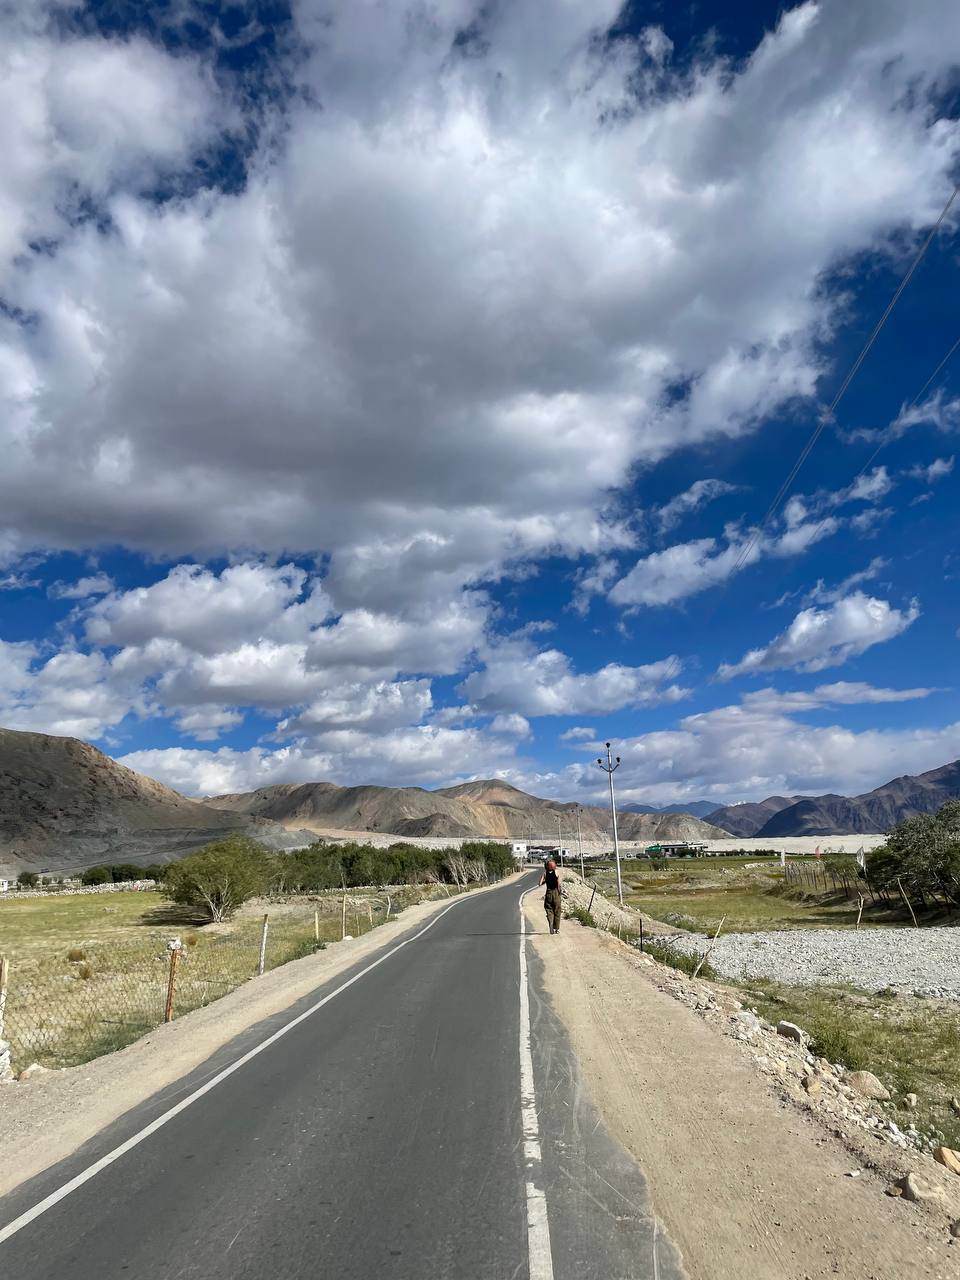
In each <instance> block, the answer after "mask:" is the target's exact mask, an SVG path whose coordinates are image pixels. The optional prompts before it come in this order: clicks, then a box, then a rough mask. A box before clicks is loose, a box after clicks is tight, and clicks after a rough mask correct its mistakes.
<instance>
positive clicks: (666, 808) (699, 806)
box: [617, 800, 717, 818]
mask: <svg viewBox="0 0 960 1280" xmlns="http://www.w3.org/2000/svg"><path fill="white" fill-rule="evenodd" d="M716 808H717V802H716V801H715V800H691V801H689V803H687V804H664V805H655V804H625V805H623V806H621V808H620V809H618V810H617V812H618V813H619V812H621V811H622V812H623V813H689V814H690V816H691V817H692V818H707V817H709V816H710V814H711V813H714V812H716Z"/></svg>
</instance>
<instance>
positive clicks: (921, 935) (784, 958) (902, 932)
mask: <svg viewBox="0 0 960 1280" xmlns="http://www.w3.org/2000/svg"><path fill="white" fill-rule="evenodd" d="M671 943H672V944H673V945H674V946H677V947H679V948H681V949H682V950H684V951H686V952H688V953H689V954H691V955H702V954H703V952H704V950H705V949H706V947H707V945H708V941H707V939H706V938H705V937H704V936H703V935H702V934H695V933H680V934H677V935H675V936H674V937H673V938H672V939H671ZM710 963H711V965H713V967H714V969H716V971H717V972H718V973H722V974H723V975H724V976H725V977H728V978H771V979H773V981H774V982H785V983H788V984H789V983H799V984H801V985H808V984H814V985H816V984H822V985H828V986H835V985H836V984H838V983H841V984H848V985H850V986H854V987H862V988H864V989H865V990H867V991H878V990H880V989H881V988H883V987H890V988H892V989H893V990H894V991H905V992H911V993H913V994H914V995H918V996H933V997H935V998H941V999H948V1000H960V928H941V927H929V928H923V929H907V928H904V929H784V930H780V931H771V932H765V933H731V934H727V936H726V937H724V936H723V934H721V935H720V937H719V938H718V939H717V941H716V943H715V944H713V945H712V950H711V952H710Z"/></svg>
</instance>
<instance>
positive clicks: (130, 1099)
mask: <svg viewBox="0 0 960 1280" xmlns="http://www.w3.org/2000/svg"><path fill="white" fill-rule="evenodd" d="M514 879H519V877H517V876H511V877H508V878H507V880H501V881H500V882H499V883H500V885H503V884H504V883H508V882H509V881H510V880H514ZM495 887H497V886H493V885H492V886H490V888H495ZM487 891H488V890H486V889H475V890H473V891H472V893H471V895H469V896H471V897H472V896H473V894H476V893H484V892H487ZM460 900H461V899H450V900H448V899H440V900H438V901H436V902H425V903H422V904H420V905H418V906H414V907H408V908H407V909H406V910H405V911H404V912H403V913H402V914H401V915H400V916H398V917H396V918H395V919H393V920H391V921H389V922H388V923H386V924H383V925H381V926H380V927H379V928H377V929H375V930H374V931H373V932H372V933H368V934H365V935H364V936H363V937H362V938H357V939H354V940H351V941H348V942H344V943H340V942H338V943H335V944H333V945H331V946H328V947H327V949H326V950H324V951H320V952H317V953H316V954H315V955H312V956H308V957H306V958H305V959H303V960H295V961H292V962H291V963H290V964H286V965H283V966H281V967H280V968H277V969H273V970H271V971H270V972H269V973H266V974H264V975H263V977H261V978H254V979H252V980H251V981H249V982H247V983H245V984H244V985H243V986H241V987H238V988H237V989H236V990H235V991H233V992H231V993H230V994H229V995H226V996H223V997H222V998H221V999H220V1000H217V1001H215V1002H214V1003H213V1004H210V1005H207V1006H206V1007H205V1008H202V1009H196V1010H194V1011H193V1012H192V1013H188V1014H185V1015H184V1016H183V1017H182V1018H177V1019H176V1020H175V1021H174V1022H171V1023H169V1024H168V1025H166V1026H161V1027H158V1028H157V1029H156V1030H154V1031H151V1032H149V1033H148V1034H147V1035H145V1036H144V1037H143V1038H142V1039H140V1040H137V1041H135V1043H133V1044H131V1045H128V1046H127V1047H126V1048H125V1049H121V1050H119V1051H118V1052H116V1053H111V1054H108V1055H106V1056H105V1057H102V1058H97V1059H95V1060H94V1061H92V1062H87V1063H84V1064H83V1065H82V1066H79V1067H69V1068H66V1069H64V1070H60V1071H45V1072H43V1073H41V1074H40V1075H37V1076H34V1077H33V1078H32V1079H30V1080H29V1081H26V1082H24V1083H22V1084H17V1083H14V1082H8V1083H0V1151H2V1152H3V1161H2V1163H0V1196H3V1195H6V1194H7V1192H9V1191H11V1190H12V1189H13V1188H14V1187H16V1186H19V1185H20V1184H21V1183H23V1182H26V1181H27V1180H28V1179H30V1178H32V1177H35V1176H36V1175H37V1174H39V1173H42V1172H43V1171H44V1170H45V1169H48V1168H50V1167H51V1166H52V1165H54V1164H56V1163H58V1162H59V1161H60V1160H63V1159H65V1158H66V1157H67V1156H68V1155H71V1154H72V1153H73V1152H74V1151H76V1150H77V1149H78V1148H79V1147H81V1146H82V1145H83V1143H84V1142H87V1141H88V1140H89V1139H90V1138H93V1137H94V1136H95V1135H96V1134H98V1133H99V1132H100V1131H101V1130H102V1129H105V1128H106V1127H107V1125H109V1124H111V1123H112V1122H113V1121H115V1120H117V1119H119V1117H120V1116H122V1115H123V1114H124V1113H125V1112H127V1111H129V1110H130V1109H131V1108H133V1107H135V1106H136V1105H138V1104H139V1103H141V1102H143V1101H145V1100H146V1099H147V1098H149V1097H151V1096H152V1095H153V1094H155V1093H157V1092H158V1091H159V1090H161V1089H164V1088H167V1087H168V1086H170V1085H172V1084H174V1083H175V1082H176V1081H177V1080H180V1079H181V1078H182V1077H184V1076H186V1075H188V1074H189V1073H190V1072H191V1071H193V1070H194V1069H195V1068H197V1067H199V1066H201V1065H202V1064H203V1063H204V1062H205V1061H206V1060H207V1059H208V1058H209V1057H210V1056H211V1054H213V1053H214V1052H215V1051H216V1050H217V1049H219V1048H221V1047H222V1046H223V1045H225V1044H227V1043H228V1042H229V1041H230V1040H232V1039H233V1038H234V1037H235V1036H238V1035H240V1034H241V1033H242V1032H244V1031H246V1030H247V1029H248V1028H250V1027H252V1026H254V1025H255V1024H256V1023H258V1022H261V1021H263V1020H264V1019H266V1018H269V1017H271V1016H272V1015H274V1014H277V1013H281V1012H282V1011H283V1010H284V1009H286V1008H289V1006H290V1005H292V1004H294V1003H296V1001H297V1000H300V999H302V998H303V997H304V996H307V995H309V994H310V992H311V991H313V990H314V989H315V988H316V987H318V986H319V985H320V984H321V983H324V982H327V981H329V979H331V978H335V977H336V976H337V975H338V974H340V973H342V972H343V971H344V970H346V969H348V968H350V967H351V966H352V965H354V964H356V963H357V962H358V961H360V960H365V959H367V958H369V957H373V956H375V955H376V953H377V952H379V951H382V950H384V949H385V948H387V947H389V946H392V945H395V944H396V943H397V942H398V941H399V940H400V939H401V938H402V936H403V935H404V934H405V933H408V932H409V931H410V930H411V929H413V928H415V927H416V926H417V925H418V924H423V923H426V921H427V920H429V919H430V917H431V916H434V915H436V914H437V913H438V912H440V911H442V910H444V908H446V907H448V906H450V904H451V901H453V902H456V901H460Z"/></svg>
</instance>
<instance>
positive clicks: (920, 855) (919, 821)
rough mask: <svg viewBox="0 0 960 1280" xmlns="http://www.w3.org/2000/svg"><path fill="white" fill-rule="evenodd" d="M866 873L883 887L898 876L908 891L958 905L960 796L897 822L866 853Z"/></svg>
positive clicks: (959, 881)
mask: <svg viewBox="0 0 960 1280" xmlns="http://www.w3.org/2000/svg"><path fill="white" fill-rule="evenodd" d="M867 876H868V878H869V879H870V880H871V881H872V882H873V883H875V884H878V885H880V886H881V887H884V888H895V887H896V882H897V880H900V881H901V882H902V883H903V885H904V886H905V887H906V888H907V890H908V891H909V890H912V891H913V892H914V893H917V894H920V895H925V894H939V895H940V896H941V897H943V898H945V899H946V901H947V902H948V903H949V904H950V905H951V906H953V907H956V906H960V800H949V801H948V802H947V803H946V804H945V805H943V806H942V807H941V808H940V809H939V810H938V812H937V813H935V814H929V813H923V814H919V815H917V817H915V818H907V819H905V820H904V821H903V822H898V823H897V825H896V826H895V827H894V828H893V830H892V831H891V832H890V833H889V835H888V836H887V839H886V843H885V844H882V845H880V847H879V848H878V849H875V850H874V851H873V852H872V853H871V854H869V855H868V858H867Z"/></svg>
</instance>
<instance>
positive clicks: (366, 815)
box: [205, 779, 726, 846]
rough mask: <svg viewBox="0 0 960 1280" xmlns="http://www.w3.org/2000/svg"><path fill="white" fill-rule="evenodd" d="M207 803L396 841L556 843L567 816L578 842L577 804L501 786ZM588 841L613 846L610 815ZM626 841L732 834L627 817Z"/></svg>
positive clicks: (308, 787)
mask: <svg viewBox="0 0 960 1280" xmlns="http://www.w3.org/2000/svg"><path fill="white" fill-rule="evenodd" d="M205 803H206V804H207V805H209V806H211V807H215V808H217V809H227V810H230V811H231V812H233V813H243V814H251V815H256V816H257V817H262V818H270V819H272V820H273V821H275V822H280V823H283V825H284V826H286V827H296V828H304V827H306V828H308V829H310V830H313V831H325V830H339V831H387V832H391V833H393V834H395V835H397V836H443V837H446V836H477V837H481V836H489V837H498V838H501V839H517V840H523V839H542V840H550V839H555V838H556V834H557V816H558V815H559V816H560V820H561V823H562V829H563V839H564V843H565V844H568V845H571V846H572V845H573V844H574V842H575V841H576V831H577V826H576V816H575V809H576V805H575V804H574V803H572V802H571V803H566V804H565V803H561V802H560V801H557V800H542V799H539V798H538V797H536V796H531V795H527V793H526V792H525V791H520V790H519V789H518V788H517V787H514V786H511V785H510V783H508V782H501V781H499V780H497V779H489V780H481V781H478V782H465V783H462V784H461V785H459V786H455V787H445V788H441V789H440V790H437V791H427V790H425V789H424V788H423V787H374V786H365V787H338V786H334V785H333V783H330V782H308V783H301V784H295V783H282V784H280V785H277V786H272V787H263V788H261V789H260V790H259V791H250V792H243V793H241V794H239V795H226V796H212V797H210V799H208V800H207V801H205ZM581 827H582V831H583V836H584V839H586V840H597V839H608V838H609V834H610V814H609V812H608V811H607V810H606V809H605V808H594V807H590V806H585V807H584V810H583V816H582V819H581ZM619 830H620V835H621V836H622V837H623V839H624V840H716V839H722V838H723V837H724V836H725V835H726V832H724V831H721V830H719V828H717V827H712V826H710V825H709V824H707V823H705V822H703V821H701V820H700V819H699V818H693V817H690V815H688V814H675V813H653V814H649V813H626V812H625V813H622V814H620V815H619Z"/></svg>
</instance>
